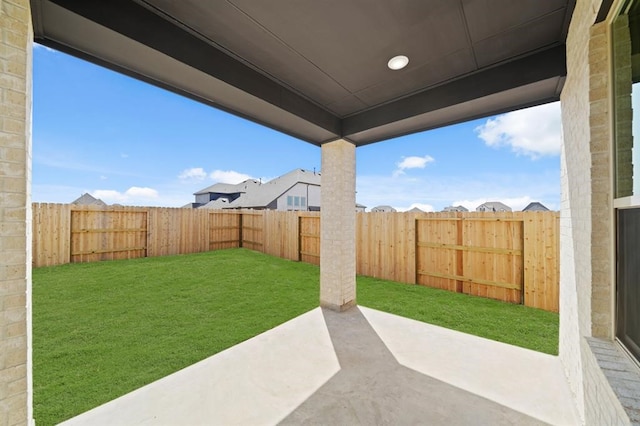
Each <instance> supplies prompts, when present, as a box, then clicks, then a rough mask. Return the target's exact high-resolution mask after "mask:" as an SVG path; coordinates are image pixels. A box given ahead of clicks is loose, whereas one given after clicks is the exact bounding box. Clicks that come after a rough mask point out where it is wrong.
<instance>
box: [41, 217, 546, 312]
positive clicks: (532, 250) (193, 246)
mask: <svg viewBox="0 0 640 426" xmlns="http://www.w3.org/2000/svg"><path fill="white" fill-rule="evenodd" d="M232 247H246V248H249V249H252V250H257V251H261V252H264V253H267V254H270V255H274V256H278V257H282V258H285V259H290V260H295V261H303V262H309V263H315V264H319V263H320V216H319V213H313V212H279V211H272V210H266V211H226V210H225V211H221V210H206V209H176V208H155V207H144V208H142V207H121V206H110V207H99V206H75V205H68V204H34V205H33V265H34V266H36V267H37V266H48V265H59V264H65V263H70V262H93V261H99V260H111V259H131V258H137V257H146V256H149V257H151V256H164V255H171V254H185V253H196V252H204V251H209V250H218V249H224V248H232ZM356 251H357V253H356V270H357V273H358V274H361V275H367V276H372V277H376V278H383V279H388V280H394V281H400V282H405V283H411V284H420V285H426V286H430V287H436V288H442V289H446V290H450V291H456V292H461V293H467V294H473V295H477V296H483V297H490V298H493V299H498V300H504V301H507V302H511V303H524V304H525V305H527V306H532V307H536V308H540V309H545V310H549V311H555V312H557V311H558V287H559V279H558V275H559V273H558V271H559V268H558V266H559V265H558V214H557V213H556V212H513V213H511V212H508V213H477V212H470V213H423V214H418V213H358V214H357V221H356Z"/></svg>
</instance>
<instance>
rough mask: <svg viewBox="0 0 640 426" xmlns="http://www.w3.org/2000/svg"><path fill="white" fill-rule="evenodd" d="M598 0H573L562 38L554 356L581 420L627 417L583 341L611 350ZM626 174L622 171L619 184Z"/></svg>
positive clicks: (608, 122)
mask: <svg viewBox="0 0 640 426" xmlns="http://www.w3.org/2000/svg"><path fill="white" fill-rule="evenodd" d="M600 3H601V2H600V1H591V2H587V1H585V2H577V4H576V8H575V11H574V14H573V18H572V21H571V26H570V30H569V36H568V38H567V73H568V76H567V81H566V84H565V87H564V90H563V92H562V96H561V100H562V121H563V131H564V146H563V153H562V160H561V164H562V173H561V176H562V207H561V223H560V359H561V361H562V363H563V366H564V367H565V371H566V373H567V377H568V380H569V383H570V386H571V389H572V391H573V392H574V394H575V397H576V402H577V405H578V409H579V412H580V414H581V416H582V418H583V420H584V421H585V423H586V424H627V423H629V418H628V416H627V415H626V413H625V411H624V409H623V408H622V405H621V404H620V402H619V399H618V398H619V395H617V394H616V392H614V390H613V389H612V387H611V384H610V380H609V379H608V378H607V376H606V374H604V372H603V367H602V366H601V365H600V364H599V362H598V359H597V354H596V352H597V351H600V352H602V351H603V350H604V349H602V347H601V346H602V345H601V346H597V345H596V351H594V349H593V348H592V347H591V346H590V344H589V342H590V341H592V340H593V337H599V338H601V339H602V340H600V342H602V344H603V345H605V344H606V345H609V346H608V348H607V350H611V351H616V350H617V349H616V346H615V345H614V343H613V338H614V330H613V324H614V314H615V312H614V306H615V305H614V294H615V292H614V289H615V283H614V279H613V276H614V275H613V273H614V271H613V265H615V258H614V250H613V247H614V220H613V219H614V216H613V201H612V200H613V185H612V182H613V177H612V153H613V135H612V128H613V127H612V111H611V101H610V99H611V95H610V94H611V91H612V75H611V69H612V64H611V50H612V46H611V43H610V36H611V35H610V32H609V25H610V24H609V23H607V22H602V23H598V24H594V21H595V16H596V13H597V12H598V10H599V8H600ZM623 154H624V153H623ZM630 178H631V175H630V174H629V173H627V175H626V179H624V176H623V180H622V181H621V182H620V183H621V184H622V187H624V185H628V184H629V182H628V181H627V180H628V179H630ZM617 351H619V350H617ZM603 356H604V358H606V357H607V355H606V354H605V355H603ZM605 362H606V361H605ZM629 371H632V369H629ZM618 373H620V372H618ZM618 373H616V374H618ZM627 373H628V372H627ZM627 373H625V374H627ZM632 381H633V380H632ZM632 381H631V382H632Z"/></svg>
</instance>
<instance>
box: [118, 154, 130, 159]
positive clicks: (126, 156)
mask: <svg viewBox="0 0 640 426" xmlns="http://www.w3.org/2000/svg"><path fill="white" fill-rule="evenodd" d="M120 157H121V158H129V154H125V153H122V154H120Z"/></svg>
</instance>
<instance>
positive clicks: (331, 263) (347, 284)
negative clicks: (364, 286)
mask: <svg viewBox="0 0 640 426" xmlns="http://www.w3.org/2000/svg"><path fill="white" fill-rule="evenodd" d="M355 304H356V147H355V145H353V144H352V143H350V142H347V141H345V140H338V141H335V142H330V143H326V144H324V145H322V189H321V203H320V306H323V307H326V308H329V309H333V310H336V311H344V310H347V309H349V308H350V307H352V306H354V305H355Z"/></svg>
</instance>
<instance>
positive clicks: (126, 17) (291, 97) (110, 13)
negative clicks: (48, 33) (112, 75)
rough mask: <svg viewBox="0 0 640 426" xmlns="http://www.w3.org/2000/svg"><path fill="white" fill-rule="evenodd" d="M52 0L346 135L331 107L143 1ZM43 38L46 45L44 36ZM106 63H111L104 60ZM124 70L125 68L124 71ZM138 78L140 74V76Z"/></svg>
mask: <svg viewBox="0 0 640 426" xmlns="http://www.w3.org/2000/svg"><path fill="white" fill-rule="evenodd" d="M50 1H51V2H52V3H54V4H57V5H59V6H61V7H64V8H65V9H67V10H69V11H71V12H73V13H75V14H78V15H80V16H82V17H84V18H87V19H89V20H91V21H93V22H95V23H97V24H99V25H102V26H104V27H106V28H109V29H111V30H113V31H116V32H118V33H120V34H122V35H124V36H126V37H128V38H130V39H132V40H135V41H137V42H139V43H142V44H144V45H146V46H148V47H151V48H152V49H155V50H157V51H159V52H162V53H164V54H165V55H167V56H170V57H172V58H174V59H176V60H178V61H180V62H183V63H185V64H187V65H189V66H191V67H193V68H195V69H198V70H200V71H202V72H204V73H207V74H208V75H211V76H213V77H214V78H216V79H219V80H221V81H224V82H225V83H227V84H229V85H231V86H234V87H236V88H238V89H241V90H243V91H244V92H246V93H249V94H251V95H253V96H256V97H258V98H260V99H263V100H265V101H266V102H268V103H270V104H272V105H275V106H277V107H279V108H281V109H283V110H285V111H288V112H290V113H292V114H295V115H297V116H299V117H301V118H303V119H305V120H307V121H309V122H311V123H313V124H315V125H317V126H319V127H321V128H323V129H325V130H327V131H329V132H332V133H335V134H337V135H339V134H340V127H341V126H340V119H339V118H338V117H336V116H335V115H333V114H332V113H330V112H329V111H327V110H325V109H324V108H322V107H320V106H318V105H317V104H315V103H313V102H312V101H310V100H309V99H307V98H306V97H303V96H302V95H300V94H298V93H296V92H294V91H293V90H291V89H289V88H287V87H285V86H284V85H282V84H279V83H278V82H276V81H274V80H272V79H270V78H268V77H266V76H265V75H263V74H261V73H259V72H258V71H255V70H254V69H252V68H250V67H249V66H247V65H245V64H244V63H242V62H240V61H238V60H236V59H235V58H233V57H231V56H230V55H228V54H226V53H225V52H223V51H222V50H220V49H217V48H216V47H214V46H213V45H212V44H209V43H207V42H205V41H204V40H202V39H201V38H199V37H196V36H195V35H193V34H190V33H188V32H187V31H185V30H183V29H181V28H180V27H178V26H176V25H174V24H173V23H171V22H169V21H167V20H165V19H164V18H162V17H161V16H159V15H158V14H156V13H153V12H152V11H151V10H149V9H148V8H146V7H144V6H142V5H139V4H137V3H135V2H133V1H130V0H109V1H84V0H50ZM38 42H41V41H38ZM43 42H44V43H43V44H46V42H45V41H44V40H43ZM67 50H69V49H67ZM77 53H81V52H74V53H73V54H74V55H77ZM85 55H86V54H85ZM100 65H105V64H104V63H101V64H100ZM110 68H113V66H110ZM118 71H119V72H121V70H120V69H118ZM136 78H139V76H137V75H136ZM153 84H156V82H153ZM207 103H208V102H207ZM216 107H217V106H216ZM314 143H316V144H317V143H318V141H314Z"/></svg>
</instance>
